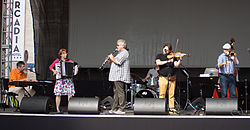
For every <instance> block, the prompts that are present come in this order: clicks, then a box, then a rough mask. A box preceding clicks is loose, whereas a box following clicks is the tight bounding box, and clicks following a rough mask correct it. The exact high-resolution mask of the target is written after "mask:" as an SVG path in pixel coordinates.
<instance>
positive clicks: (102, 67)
mask: <svg viewBox="0 0 250 130" xmlns="http://www.w3.org/2000/svg"><path fill="white" fill-rule="evenodd" d="M117 51H118V50H117V49H115V50H114V51H113V52H112V55H114V53H116V52H117ZM108 60H110V58H109V57H108V58H107V59H105V60H104V62H103V63H102V65H101V66H100V67H99V69H101V70H103V69H104V65H106V63H107V62H108Z"/></svg>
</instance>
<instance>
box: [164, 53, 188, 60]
mask: <svg viewBox="0 0 250 130" xmlns="http://www.w3.org/2000/svg"><path fill="white" fill-rule="evenodd" d="M181 55H185V56H190V54H186V53H181V52H170V53H169V54H168V55H167V58H168V59H172V58H180V57H181Z"/></svg>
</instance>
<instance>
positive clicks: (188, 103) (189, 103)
mask: <svg viewBox="0 0 250 130" xmlns="http://www.w3.org/2000/svg"><path fill="white" fill-rule="evenodd" d="M183 72H184V73H185V74H186V75H187V102H186V105H185V107H184V110H185V109H187V107H188V106H190V107H191V108H193V109H194V110H195V112H196V111H197V109H195V108H194V106H193V105H192V103H191V101H190V100H189V75H188V73H187V72H186V71H185V70H183Z"/></svg>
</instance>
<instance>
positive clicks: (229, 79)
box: [220, 74, 236, 98]
mask: <svg viewBox="0 0 250 130" xmlns="http://www.w3.org/2000/svg"><path fill="white" fill-rule="evenodd" d="M220 87H221V98H226V97H227V89H229V94H230V98H235V88H236V81H235V78H234V76H233V75H221V74H220Z"/></svg>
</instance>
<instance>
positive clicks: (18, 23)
mask: <svg viewBox="0 0 250 130" xmlns="http://www.w3.org/2000/svg"><path fill="white" fill-rule="evenodd" d="M13 4H14V6H13V30H12V32H13V38H12V61H23V60H24V29H25V0H14V3H13Z"/></svg>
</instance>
